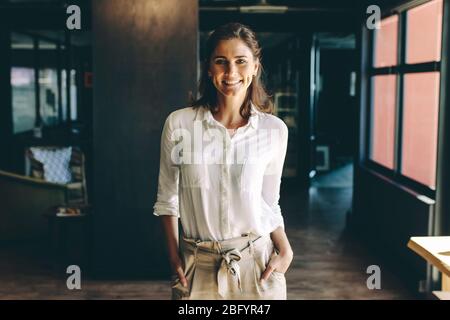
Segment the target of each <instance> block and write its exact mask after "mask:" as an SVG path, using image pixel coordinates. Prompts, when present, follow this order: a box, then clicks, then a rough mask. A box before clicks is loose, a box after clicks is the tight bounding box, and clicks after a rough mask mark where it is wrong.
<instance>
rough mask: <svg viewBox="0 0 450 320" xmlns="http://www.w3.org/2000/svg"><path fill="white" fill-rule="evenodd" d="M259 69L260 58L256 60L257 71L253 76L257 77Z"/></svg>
mask: <svg viewBox="0 0 450 320" xmlns="http://www.w3.org/2000/svg"><path fill="white" fill-rule="evenodd" d="M258 70H259V60H256V63H255V72H254V73H253V76H254V77H256V75H257V74H258Z"/></svg>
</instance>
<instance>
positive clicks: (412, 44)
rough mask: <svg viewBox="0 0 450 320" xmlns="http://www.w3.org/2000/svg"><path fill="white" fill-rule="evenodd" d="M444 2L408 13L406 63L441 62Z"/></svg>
mask: <svg viewBox="0 0 450 320" xmlns="http://www.w3.org/2000/svg"><path fill="white" fill-rule="evenodd" d="M442 2H443V1H442V0H434V1H430V2H427V3H425V4H423V5H420V6H418V7H416V8H413V9H411V10H409V11H408V12H407V20H406V21H407V32H406V34H407V37H406V63H420V62H428V61H440V60H441V39H442V11H443V9H442Z"/></svg>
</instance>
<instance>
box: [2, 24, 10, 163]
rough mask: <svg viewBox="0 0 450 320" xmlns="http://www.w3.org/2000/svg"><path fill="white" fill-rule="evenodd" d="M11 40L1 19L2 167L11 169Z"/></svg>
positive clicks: (7, 29)
mask: <svg viewBox="0 0 450 320" xmlns="http://www.w3.org/2000/svg"><path fill="white" fill-rule="evenodd" d="M10 43H11V41H10V32H9V28H7V27H6V26H4V25H3V24H2V23H1V21H0V57H1V59H0V70H2V72H0V150H1V151H0V169H2V170H10V169H11V167H10V166H11V163H10V154H11V151H10V146H11V139H12V133H13V123H12V103H11V72H10V70H11V44H10Z"/></svg>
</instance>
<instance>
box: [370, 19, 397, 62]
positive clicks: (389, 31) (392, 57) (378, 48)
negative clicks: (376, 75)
mask: <svg viewBox="0 0 450 320" xmlns="http://www.w3.org/2000/svg"><path fill="white" fill-rule="evenodd" d="M397 39H398V16H397V15H394V16H391V17H388V18H385V19H383V20H381V22H380V29H378V30H376V32H375V51H374V55H375V56H374V60H373V61H374V67H387V66H394V65H396V64H397Z"/></svg>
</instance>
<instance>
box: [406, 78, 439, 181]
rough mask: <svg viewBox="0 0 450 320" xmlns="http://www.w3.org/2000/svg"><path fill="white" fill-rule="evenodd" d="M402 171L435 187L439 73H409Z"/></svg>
mask: <svg viewBox="0 0 450 320" xmlns="http://www.w3.org/2000/svg"><path fill="white" fill-rule="evenodd" d="M403 94H404V104H403V134H402V137H403V139H402V165H401V172H402V174H404V175H405V176H408V177H410V178H412V179H414V180H416V181H418V182H420V183H422V184H424V185H426V186H428V187H430V188H431V189H434V186H435V177H436V151H437V129H438V110H439V72H424V73H411V74H406V75H405V85H404V93H403Z"/></svg>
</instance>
